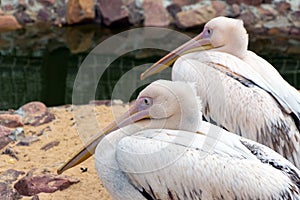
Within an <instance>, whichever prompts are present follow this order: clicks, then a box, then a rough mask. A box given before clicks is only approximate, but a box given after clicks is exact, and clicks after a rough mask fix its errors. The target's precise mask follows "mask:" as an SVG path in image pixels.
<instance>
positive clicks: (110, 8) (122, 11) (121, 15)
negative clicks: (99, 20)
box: [98, 0, 129, 26]
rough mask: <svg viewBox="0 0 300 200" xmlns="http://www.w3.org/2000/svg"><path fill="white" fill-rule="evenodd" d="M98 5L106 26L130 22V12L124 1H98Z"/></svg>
mask: <svg viewBox="0 0 300 200" xmlns="http://www.w3.org/2000/svg"><path fill="white" fill-rule="evenodd" d="M98 4H99V8H100V11H101V14H102V17H103V23H104V24H105V25H106V26H110V25H112V24H113V23H121V22H125V23H126V22H128V17H129V11H128V9H127V7H126V6H125V5H124V4H123V2H122V0H98Z"/></svg>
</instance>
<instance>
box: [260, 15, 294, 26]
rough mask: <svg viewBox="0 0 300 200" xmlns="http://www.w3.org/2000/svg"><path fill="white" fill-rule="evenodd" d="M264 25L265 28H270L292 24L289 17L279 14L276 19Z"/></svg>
mask: <svg viewBox="0 0 300 200" xmlns="http://www.w3.org/2000/svg"><path fill="white" fill-rule="evenodd" d="M263 25H264V27H265V28H268V29H272V28H279V27H288V26H291V24H290V23H289V21H288V19H287V18H286V17H283V16H278V17H277V18H276V19H275V20H272V21H268V22H266V23H264V24H263Z"/></svg>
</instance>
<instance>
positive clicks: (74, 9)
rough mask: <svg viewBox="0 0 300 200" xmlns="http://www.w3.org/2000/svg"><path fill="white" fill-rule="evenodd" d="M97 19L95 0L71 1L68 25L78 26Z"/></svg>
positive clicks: (68, 11)
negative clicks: (83, 22) (77, 24)
mask: <svg viewBox="0 0 300 200" xmlns="http://www.w3.org/2000/svg"><path fill="white" fill-rule="evenodd" d="M94 17H95V12H94V1H93V0H69V2H68V7H67V23H68V24H76V23H80V22H82V21H85V20H93V19H94Z"/></svg>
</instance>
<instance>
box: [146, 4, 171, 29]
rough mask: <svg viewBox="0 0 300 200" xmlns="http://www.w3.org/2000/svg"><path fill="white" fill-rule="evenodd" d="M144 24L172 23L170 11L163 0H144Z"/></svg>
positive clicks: (159, 24) (161, 24)
mask: <svg viewBox="0 0 300 200" xmlns="http://www.w3.org/2000/svg"><path fill="white" fill-rule="evenodd" d="M143 8H144V16H145V21H144V26H168V25H169V24H170V19H169V14H168V11H167V10H166V9H165V7H164V6H163V3H162V0H144V2H143Z"/></svg>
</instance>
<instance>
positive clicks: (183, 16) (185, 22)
mask: <svg viewBox="0 0 300 200" xmlns="http://www.w3.org/2000/svg"><path fill="white" fill-rule="evenodd" d="M214 17H216V11H215V10H214V9H213V8H212V7H211V6H202V7H199V8H196V9H194V10H188V11H182V12H179V13H177V15H176V25H177V26H178V27H180V28H191V27H194V26H199V25H203V24H205V23H206V22H208V21H209V20H211V19H212V18H214Z"/></svg>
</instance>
